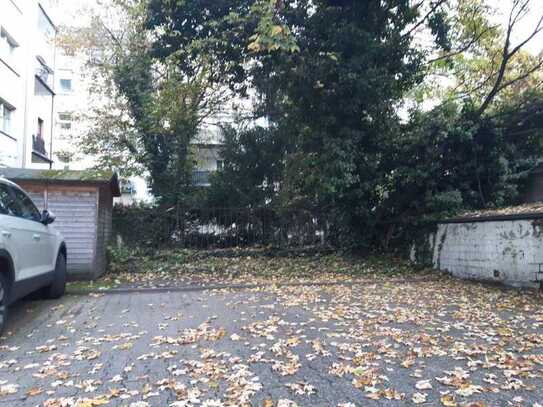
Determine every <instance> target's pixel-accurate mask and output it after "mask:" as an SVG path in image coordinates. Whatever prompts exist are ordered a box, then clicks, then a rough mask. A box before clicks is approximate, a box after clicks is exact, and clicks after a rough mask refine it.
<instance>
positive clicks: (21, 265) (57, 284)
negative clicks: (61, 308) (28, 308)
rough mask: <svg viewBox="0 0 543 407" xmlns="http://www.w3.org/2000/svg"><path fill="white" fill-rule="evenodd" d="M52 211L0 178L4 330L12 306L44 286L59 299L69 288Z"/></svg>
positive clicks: (0, 319) (0, 298)
mask: <svg viewBox="0 0 543 407" xmlns="http://www.w3.org/2000/svg"><path fill="white" fill-rule="evenodd" d="M54 220H55V217H54V215H53V214H52V213H50V212H48V211H46V210H44V211H43V212H42V213H40V212H39V211H38V209H37V208H36V205H34V203H33V202H32V200H31V199H30V198H29V197H28V195H27V194H26V193H25V192H24V191H23V190H22V189H21V188H19V187H18V186H17V185H15V184H14V183H13V182H10V181H8V180H6V179H4V178H1V177H0V332H2V329H3V328H4V325H5V323H6V319H7V314H8V305H10V304H11V303H13V302H14V301H16V300H17V299H19V298H21V297H24V296H25V295H27V294H30V293H31V292H33V291H36V290H38V289H42V290H43V293H44V295H45V296H46V297H47V298H59V297H61V296H62V295H63V294H64V290H65V287H66V244H65V243H64V239H63V238H62V236H61V235H60V233H59V232H58V231H57V230H55V228H53V227H52V226H51V223H52V222H53V221H54Z"/></svg>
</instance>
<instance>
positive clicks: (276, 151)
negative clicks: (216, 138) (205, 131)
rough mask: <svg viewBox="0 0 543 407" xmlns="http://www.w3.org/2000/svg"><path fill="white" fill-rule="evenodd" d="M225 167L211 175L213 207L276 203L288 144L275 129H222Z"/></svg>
mask: <svg viewBox="0 0 543 407" xmlns="http://www.w3.org/2000/svg"><path fill="white" fill-rule="evenodd" d="M223 141H224V145H223V150H222V154H221V156H222V157H221V158H222V159H223V160H224V168H223V169H222V170H220V171H219V172H217V173H216V174H214V175H213V176H212V178H211V187H210V188H209V192H208V197H209V198H208V205H209V206H210V207H234V208H235V207H259V206H264V205H276V204H277V203H278V202H277V199H278V192H279V191H278V188H279V183H280V182H281V180H282V175H283V166H282V159H283V157H284V155H285V143H284V141H283V140H281V137H280V135H279V133H278V132H277V131H274V129H265V128H262V127H255V128H251V129H244V130H236V129H234V128H232V127H227V128H225V129H224V131H223Z"/></svg>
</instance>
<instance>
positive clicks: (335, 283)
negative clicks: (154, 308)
mask: <svg viewBox="0 0 543 407" xmlns="http://www.w3.org/2000/svg"><path fill="white" fill-rule="evenodd" d="M440 280H442V277H421V278H394V279H388V280H361V279H360V280H348V281H331V282H299V283H275V284H209V285H186V286H170V287H126V288H108V289H105V290H100V289H91V290H73V291H72V290H69V289H68V290H67V292H66V294H68V295H88V294H108V295H113V294H136V293H167V292H197V291H208V290H225V289H231V290H245V289H253V288H272V287H328V286H339V285H344V286H354V285H371V284H378V283H383V282H386V283H389V284H390V283H392V284H400V283H427V282H436V281H440Z"/></svg>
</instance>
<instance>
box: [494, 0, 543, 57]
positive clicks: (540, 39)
mask: <svg viewBox="0 0 543 407" xmlns="http://www.w3.org/2000/svg"><path fill="white" fill-rule="evenodd" d="M512 3H513V1H512V0H489V4H490V5H492V6H493V7H495V8H496V9H497V10H498V13H499V15H498V16H497V22H499V23H500V24H503V26H506V25H507V19H508V17H509V11H510V10H511V5H512ZM541 16H543V0H532V2H531V10H530V12H529V13H528V15H527V16H526V17H525V18H524V20H523V21H522V24H519V25H518V26H517V27H516V28H515V32H514V33H513V34H514V35H513V40H514V42H515V43H518V42H519V41H522V40H523V39H524V38H526V37H528V36H529V35H530V34H531V33H532V32H533V30H534V28H535V26H536V25H537V22H538V21H539V19H540V18H541ZM526 50H528V51H530V52H531V53H533V54H539V53H541V52H542V51H543V32H540V33H539V34H538V35H537V36H536V37H534V38H533V39H532V40H531V41H530V42H529V43H528V45H527V46H526Z"/></svg>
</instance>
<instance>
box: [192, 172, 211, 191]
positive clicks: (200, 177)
mask: <svg viewBox="0 0 543 407" xmlns="http://www.w3.org/2000/svg"><path fill="white" fill-rule="evenodd" d="M210 174H211V171H193V172H192V184H193V185H196V186H198V187H207V186H209V185H210V182H209V175H210Z"/></svg>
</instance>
